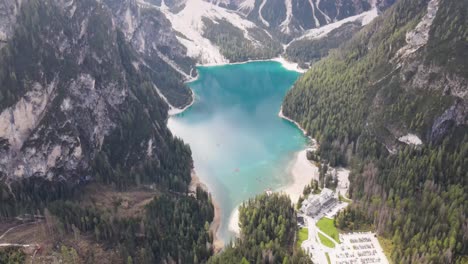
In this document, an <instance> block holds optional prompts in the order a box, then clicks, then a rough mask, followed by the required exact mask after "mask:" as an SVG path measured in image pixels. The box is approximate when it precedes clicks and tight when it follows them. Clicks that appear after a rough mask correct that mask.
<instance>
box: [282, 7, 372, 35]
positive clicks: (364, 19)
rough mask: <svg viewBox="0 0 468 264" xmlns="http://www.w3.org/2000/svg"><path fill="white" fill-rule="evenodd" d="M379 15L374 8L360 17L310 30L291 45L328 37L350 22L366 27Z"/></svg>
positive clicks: (352, 17)
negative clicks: (299, 41) (305, 40)
mask: <svg viewBox="0 0 468 264" xmlns="http://www.w3.org/2000/svg"><path fill="white" fill-rule="evenodd" d="M378 15H379V12H378V10H377V8H374V9H371V10H369V11H367V12H364V13H361V14H359V15H356V16H351V17H348V18H345V19H343V20H340V21H337V22H334V23H331V24H328V25H325V26H323V27H319V28H313V29H310V30H308V31H306V32H305V33H304V35H302V36H301V37H298V38H296V39H294V40H292V41H291V42H290V43H292V42H294V41H296V40H300V39H318V38H322V37H325V36H326V35H328V33H330V32H331V31H333V30H334V29H337V28H339V27H341V26H342V25H344V24H346V23H348V22H356V21H360V22H361V25H363V26H364V25H367V24H369V23H370V22H371V21H372V20H374V19H375V18H376V17H377V16H378Z"/></svg>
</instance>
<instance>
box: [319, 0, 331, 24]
mask: <svg viewBox="0 0 468 264" xmlns="http://www.w3.org/2000/svg"><path fill="white" fill-rule="evenodd" d="M317 10H318V11H319V12H320V13H321V14H322V15H323V16H324V17H325V20H326V21H327V24H328V23H330V22H331V21H332V20H331V18H330V17H329V16H328V15H327V14H325V12H323V11H322V10H321V9H320V0H317Z"/></svg>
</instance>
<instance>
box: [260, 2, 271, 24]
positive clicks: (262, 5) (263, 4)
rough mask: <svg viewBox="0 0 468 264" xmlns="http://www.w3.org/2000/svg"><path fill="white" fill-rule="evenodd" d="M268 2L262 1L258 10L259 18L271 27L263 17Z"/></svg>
mask: <svg viewBox="0 0 468 264" xmlns="http://www.w3.org/2000/svg"><path fill="white" fill-rule="evenodd" d="M266 2H267V0H262V3H261V4H260V7H259V8H258V18H259V19H260V21H261V22H262V23H263V24H264V25H265V26H267V27H269V26H270V23H268V21H266V20H265V19H264V18H263V16H262V9H263V7H264V6H265V4H266Z"/></svg>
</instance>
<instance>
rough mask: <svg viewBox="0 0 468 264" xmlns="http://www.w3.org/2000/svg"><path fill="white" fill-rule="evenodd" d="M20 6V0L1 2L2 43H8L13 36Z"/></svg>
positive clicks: (0, 36)
mask: <svg viewBox="0 0 468 264" xmlns="http://www.w3.org/2000/svg"><path fill="white" fill-rule="evenodd" d="M20 5H21V1H19V0H0V43H2V42H6V41H7V40H8V39H9V38H10V37H11V35H12V34H13V28H14V25H15V22H16V14H17V13H18V10H19V8H20ZM0 47H1V46H0Z"/></svg>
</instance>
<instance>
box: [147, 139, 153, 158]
mask: <svg viewBox="0 0 468 264" xmlns="http://www.w3.org/2000/svg"><path fill="white" fill-rule="evenodd" d="M146 155H147V156H148V157H151V156H152V155H153V139H152V138H151V139H150V140H148V148H147V150H146Z"/></svg>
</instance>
